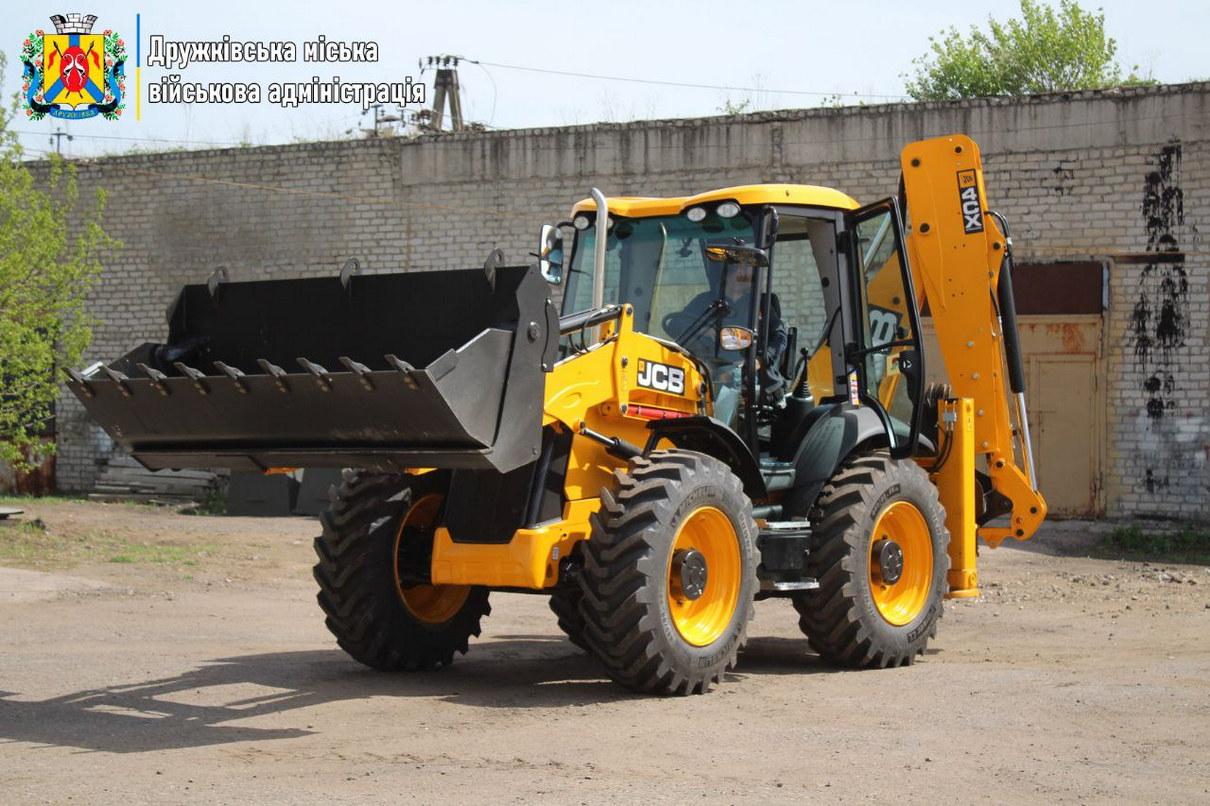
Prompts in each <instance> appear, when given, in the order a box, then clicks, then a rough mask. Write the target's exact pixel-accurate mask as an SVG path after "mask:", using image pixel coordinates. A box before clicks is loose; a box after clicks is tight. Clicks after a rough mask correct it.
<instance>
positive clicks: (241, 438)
mask: <svg viewBox="0 0 1210 806" xmlns="http://www.w3.org/2000/svg"><path fill="white" fill-rule="evenodd" d="M169 320H170V324H169V336H168V343H167V344H144V345H142V346H141V347H139V348H137V349H135V350H133V351H132V352H130V353H128V354H127V355H125V356H123V357H122V358H120V359H118V360H117V361H114V362H112V363H111V364H108V365H106V366H102V367H99V368H97V369H96V370H94V371H92V372H90V373H89V374H88V375H87V376H84V375H82V374H80V373H78V372H74V371H73V372H69V373H68V374H69V376H70V378H71V380H70V381H69V383H68V386H69V388H71V390H72V391H73V392H74V393H75V394H76V396H77V397H79V398H80V401H81V402H82V403H83V404H84V407H85V408H86V409H88V411H89V413H91V414H92V416H93V417H95V418H96V419H97V421H98V422H99V423H100V424H101V425H102V426H103V427H104V428H105V430H106V431H108V432H109V434H110V435H111V436H112V437H113V438H114V439H115V440H116V441H117V442H118V444H119V445H121V446H122V447H123V448H125V449H126V450H127V451H129V452H130V453H131V454H132V455H133V456H134V457H135V458H136V459H137V460H138V461H140V462H141V463H142V464H143V465H145V466H146V467H148V468H150V469H152V470H158V469H161V468H187V467H228V468H231V469H232V470H237V471H261V470H265V469H268V468H271V467H361V468H367V469H372V470H379V471H388V472H395V471H400V470H403V469H406V468H415V467H442V468H473V469H487V468H493V469H495V470H498V471H500V472H507V471H509V470H512V469H514V468H516V467H519V466H521V465H523V464H525V463H527V462H529V461H531V460H532V459H533V458H534V456H536V455H537V453H538V448H539V445H540V443H541V410H542V400H543V392H544V385H545V376H544V374H543V372H544V370H549V368H550V367H551V365H552V364H553V360H554V356H555V349H556V346H557V341H558V337H559V332H558V318H557V315H556V313H555V311H554V308H553V305H552V304H551V303H550V302H549V300H548V297H547V286H546V283H545V282H544V281H543V280H542V278H541V276H540V275H539V274H538V272H537V270H536V269H526V268H525V267H500V268H498V269H496V270H495V272H494V276H492V278H491V279H489V275H488V274H486V273H485V272H484V271H482V270H469V271H440V272H418V273H405V274H379V275H361V276H354V277H351V278H347V285H346V283H345V282H342V280H340V279H338V278H335V277H332V278H310V279H302V280H271V281H258V282H246V283H221V284H217V285H214V286H207V285H189V286H186V287H185V288H184V289H183V290H182V291H181V293H180V296H179V297H178V298H177V301H176V303H175V305H174V306H173V308H172V309H171V311H170V314H169Z"/></svg>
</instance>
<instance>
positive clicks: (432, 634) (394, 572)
mask: <svg viewBox="0 0 1210 806" xmlns="http://www.w3.org/2000/svg"><path fill="white" fill-rule="evenodd" d="M448 479H449V476H448V475H447V474H444V473H436V472H434V473H426V474H424V475H421V476H399V475H388V474H375V473H361V472H354V473H350V474H349V475H348V476H347V477H346V479H345V481H344V483H343V484H342V485H341V486H340V487H339V488H333V490H332V493H331V498H332V506H331V508H329V509H328V511H327V512H325V513H324V514H323V516H322V518H321V520H322V523H323V534H321V535H320V536H319V537H317V538H315V552H316V553H317V554H318V555H319V562H318V563H316V565H315V580H316V581H317V582H318V583H319V597H318V598H319V604H320V607H322V608H323V611H324V613H326V614H327V620H326V623H327V626H328V629H329V630H331V631H332V634H333V635H335V636H336V642H337V643H338V644H340V646H341V648H342V649H344V650H345V651H346V652H348V653H349V655H351V656H352V657H353V658H355V659H356V660H358V661H361V662H362V663H364V664H365V665H367V666H370V667H373V668H375V669H382V670H386V671H394V670H400V669H428V668H432V667H434V666H445V665H447V664H449V663H450V661H452V660H453V658H454V653H455V652H460V653H465V652H466V650H467V641H468V639H469V638H470V637H471V636H472V635H478V634H479V621H480V619H481V618H482V617H483V616H486V615H487V614H488V613H490V612H491V607H490V606H489V605H488V603H487V595H488V591H487V589H486V588H480V587H476V586H471V585H430V584H427V583H426V582H425V581H424V579H426V578H427V564H428V563H429V562H430V557H431V554H432V543H433V532H434V530H435V529H436V527H437V524H438V521H439V519H440V516H441V513H442V510H443V502H444V497H445V492H446V488H447V487H448Z"/></svg>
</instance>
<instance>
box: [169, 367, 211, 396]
mask: <svg viewBox="0 0 1210 806" xmlns="http://www.w3.org/2000/svg"><path fill="white" fill-rule="evenodd" d="M172 366H174V367H176V371H177V372H179V373H181V374H182V375H184V376H185V377H186V378H188V379H189V380H191V381H193V388H194V389H196V390H197V391H198V394H202V395H208V394H210V387H209V386H207V385H206V373H204V372H202V371H201V370H200V369H194V368H193V367H191V366H189V365H188V364H186V363H184V362H183V361H177V362H176V363H174V364H173V365H172Z"/></svg>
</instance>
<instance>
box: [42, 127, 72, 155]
mask: <svg viewBox="0 0 1210 806" xmlns="http://www.w3.org/2000/svg"><path fill="white" fill-rule="evenodd" d="M64 137H66V138H67V142H69V143H70V142H71V141H72V140H74V139H75V138H74V137H72V136H71V135H70V134H68V133H67V132H65V131H63V129H62V128H60V129H59V130H58V131H54V132H51V135H50V137H49V138H47V140H46V142H48V143H50V144H51V145H52V146H54V147H55V153H56V154H58V155H59V156H63V138H64Z"/></svg>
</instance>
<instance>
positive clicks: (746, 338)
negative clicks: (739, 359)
mask: <svg viewBox="0 0 1210 806" xmlns="http://www.w3.org/2000/svg"><path fill="white" fill-rule="evenodd" d="M755 338H756V337H755V334H754V333H753V332H752V331H751V330H749V329H748V328H746V327H739V326H734V325H733V326H728V327H725V328H723V329H722V330H720V331H719V332H718V346H719V348H720V349H722V350H747V349H748V348H749V347H751V346H752V342H753V341H754V340H755Z"/></svg>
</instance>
